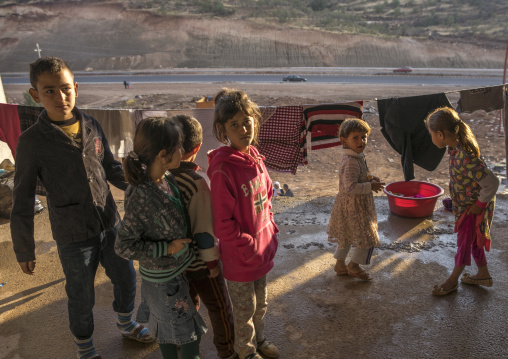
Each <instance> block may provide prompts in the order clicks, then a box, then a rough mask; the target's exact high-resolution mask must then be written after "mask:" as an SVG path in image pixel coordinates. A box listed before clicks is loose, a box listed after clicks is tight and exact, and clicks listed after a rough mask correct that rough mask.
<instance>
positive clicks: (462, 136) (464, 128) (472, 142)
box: [457, 121, 480, 157]
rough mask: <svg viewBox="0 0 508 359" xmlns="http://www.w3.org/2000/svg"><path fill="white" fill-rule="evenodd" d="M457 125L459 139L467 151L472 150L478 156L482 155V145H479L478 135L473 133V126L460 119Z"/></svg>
mask: <svg viewBox="0 0 508 359" xmlns="http://www.w3.org/2000/svg"><path fill="white" fill-rule="evenodd" d="M457 126H458V131H457V140H458V141H459V144H460V145H461V146H462V148H464V149H465V150H466V151H467V152H471V153H472V154H474V155H475V156H476V157H480V147H479V146H478V142H477V141H476V137H475V135H474V134H473V131H471V128H470V127H469V126H468V125H467V124H466V123H464V122H462V121H459V122H458V123H457Z"/></svg>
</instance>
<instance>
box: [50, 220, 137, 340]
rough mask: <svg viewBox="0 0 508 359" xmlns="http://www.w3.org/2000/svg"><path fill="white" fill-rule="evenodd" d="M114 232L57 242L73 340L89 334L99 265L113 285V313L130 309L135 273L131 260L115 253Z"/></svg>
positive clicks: (85, 337)
mask: <svg viewBox="0 0 508 359" xmlns="http://www.w3.org/2000/svg"><path fill="white" fill-rule="evenodd" d="M116 233H117V230H116V229H110V230H108V231H105V232H103V234H101V235H100V236H96V237H93V238H89V239H87V240H85V241H83V242H76V243H68V244H58V243H57V248H58V255H59V256H60V262H61V263H62V268H63V272H64V274H65V280H66V283H65V291H66V293H67V298H68V302H67V309H68V312H69V324H70V329H71V332H72V334H73V335H74V336H75V337H76V338H77V339H80V340H83V339H88V338H90V337H91V336H92V334H93V330H94V324H93V312H92V309H93V307H94V305H95V287H94V280H95V273H96V272H97V268H98V266H99V263H100V264H101V265H102V266H103V267H104V268H105V270H106V275H107V276H108V277H109V279H111V283H113V294H114V301H113V309H114V311H115V312H118V313H130V312H132V311H133V309H134V299H135V296H136V272H135V270H134V266H133V265H132V261H129V260H126V259H123V258H121V257H119V256H118V255H117V254H116V253H115V239H116Z"/></svg>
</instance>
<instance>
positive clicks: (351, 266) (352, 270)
mask: <svg viewBox="0 0 508 359" xmlns="http://www.w3.org/2000/svg"><path fill="white" fill-rule="evenodd" d="M347 271H348V273H347V274H348V275H350V276H351V277H356V278H359V279H362V280H372V276H371V275H370V274H369V273H367V271H366V270H365V269H363V268H362V267H360V265H359V264H358V263H354V262H352V261H351V262H349V263H348V265H347Z"/></svg>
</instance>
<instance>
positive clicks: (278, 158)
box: [258, 106, 305, 174]
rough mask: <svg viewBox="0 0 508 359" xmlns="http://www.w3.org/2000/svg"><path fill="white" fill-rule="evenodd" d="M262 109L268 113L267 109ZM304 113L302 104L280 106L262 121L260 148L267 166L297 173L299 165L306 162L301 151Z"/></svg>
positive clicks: (276, 169)
mask: <svg viewBox="0 0 508 359" xmlns="http://www.w3.org/2000/svg"><path fill="white" fill-rule="evenodd" d="M262 111H263V113H268V111H267V110H266V109H263V110H262ZM302 113H303V107H302V106H280V107H277V108H275V111H274V112H273V114H272V116H270V118H267V119H265V121H264V122H263V123H262V125H261V129H260V131H259V139H258V142H259V145H258V150H259V152H260V153H261V154H262V155H263V156H265V161H264V162H265V166H266V167H267V168H269V169H272V170H275V171H280V172H290V173H292V174H295V173H296V169H297V167H298V165H303V164H304V161H303V155H302V152H301V151H300V142H301V137H302V129H305V126H304V122H303V116H302Z"/></svg>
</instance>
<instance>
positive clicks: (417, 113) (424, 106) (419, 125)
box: [377, 93, 452, 181]
mask: <svg viewBox="0 0 508 359" xmlns="http://www.w3.org/2000/svg"><path fill="white" fill-rule="evenodd" d="M377 104H378V110H379V123H380V125H381V133H382V134H383V136H384V137H385V139H386V140H387V141H388V143H389V144H390V145H391V146H392V148H393V149H394V150H395V151H397V152H398V153H399V154H401V155H402V158H401V162H402V170H403V172H404V179H405V180H406V181H410V180H412V179H414V178H415V176H414V166H413V164H416V165H418V166H420V167H422V168H424V169H426V170H427V171H433V170H435V169H436V167H437V166H438V165H439V163H440V162H441V159H442V158H443V155H444V154H445V151H446V149H444V148H441V149H439V148H437V147H436V146H435V145H434V144H433V143H432V138H431V136H430V134H429V131H427V128H426V127H425V118H426V117H427V115H428V114H429V113H430V112H432V111H433V110H435V109H437V108H439V107H445V106H447V107H452V105H451V104H450V101H449V100H448V98H447V97H446V95H445V94H444V93H442V94H433V95H424V96H413V97H402V98H391V99H385V100H378V101H377Z"/></svg>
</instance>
